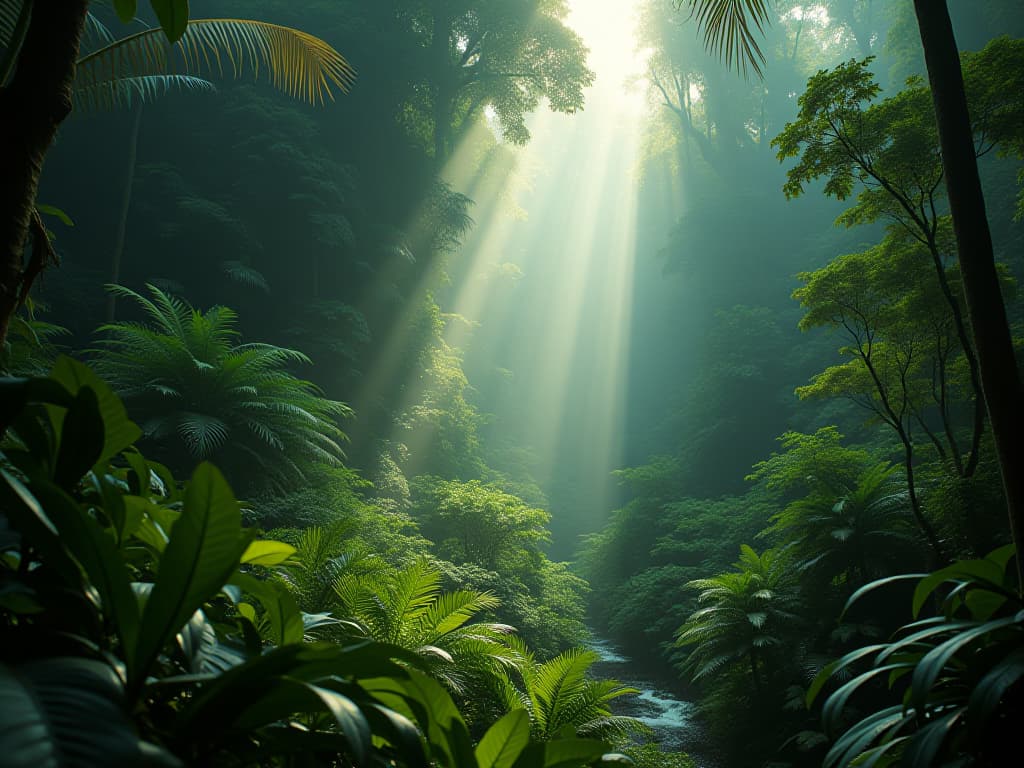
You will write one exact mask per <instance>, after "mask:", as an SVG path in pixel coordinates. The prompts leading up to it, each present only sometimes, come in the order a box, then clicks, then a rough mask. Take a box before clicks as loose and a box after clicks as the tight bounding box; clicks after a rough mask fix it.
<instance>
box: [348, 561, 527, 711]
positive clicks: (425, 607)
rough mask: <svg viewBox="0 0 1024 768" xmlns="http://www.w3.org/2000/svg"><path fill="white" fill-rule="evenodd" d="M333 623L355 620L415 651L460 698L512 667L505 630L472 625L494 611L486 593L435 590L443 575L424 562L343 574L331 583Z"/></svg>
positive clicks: (376, 635) (373, 635) (495, 603)
mask: <svg viewBox="0 0 1024 768" xmlns="http://www.w3.org/2000/svg"><path fill="white" fill-rule="evenodd" d="M334 593H335V597H336V604H337V608H338V609H337V610H336V611H335V613H336V614H337V615H338V616H339V617H344V618H347V619H351V620H352V621H354V622H355V623H356V624H357V625H358V626H359V627H360V628H361V632H362V633H363V634H364V635H365V636H366V637H368V638H372V639H374V640H378V641H381V642H387V643H390V644H392V645H396V646H398V647H401V648H405V649H407V650H410V651H413V652H414V653H416V654H418V655H419V656H420V657H422V658H423V659H424V660H425V663H426V664H427V667H428V669H429V670H430V672H431V674H433V676H434V677H436V678H437V679H438V680H440V681H441V682H442V683H444V684H445V685H446V686H447V687H448V688H449V690H451V691H453V692H455V693H459V694H464V693H466V692H468V691H469V689H470V685H471V683H473V682H475V681H479V680H481V679H485V678H493V677H494V676H495V675H498V674H500V673H501V671H502V670H503V669H504V668H506V667H509V666H513V665H515V664H516V662H517V660H518V659H519V654H518V653H517V652H516V651H514V650H512V648H510V647H509V645H508V640H509V637H510V635H511V633H513V632H514V631H515V629H514V628H513V627H510V626H509V625H507V624H499V623H496V622H484V621H473V619H475V618H476V617H477V616H478V614H480V613H483V612H486V611H491V610H494V609H495V608H497V607H498V602H499V601H498V598H496V597H495V596H494V595H492V594H490V593H489V592H478V591H475V590H457V591H452V592H444V591H442V589H441V572H440V571H439V570H438V569H437V568H436V567H434V566H433V565H431V564H430V563H429V561H427V560H426V559H423V558H421V559H419V560H417V561H415V562H413V563H412V564H411V565H409V566H407V567H405V568H402V569H400V570H393V569H381V570H377V571H375V572H373V571H367V570H365V569H363V570H362V572H358V571H355V572H353V571H352V570H349V571H348V572H345V573H342V574H341V575H340V576H339V577H338V578H336V579H335V581H334Z"/></svg>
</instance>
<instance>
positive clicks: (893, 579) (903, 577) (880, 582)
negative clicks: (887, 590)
mask: <svg viewBox="0 0 1024 768" xmlns="http://www.w3.org/2000/svg"><path fill="white" fill-rule="evenodd" d="M927 575H928V574H927V573H902V574H900V575H898V576H889V577H888V578H885V579H877V580H875V581H872V582H871V583H870V584H865V585H864V586H863V587H861V588H860V589H858V590H857V591H856V592H854V593H853V594H852V595H850V599H849V600H847V601H846V607H844V608H843V613H842V615H841V616H840V618H842V616H845V615H846V612H847V611H849V610H850V607H851V606H852V605H853V604H854V603H856V602H857V601H858V600H860V599H861V598H862V597H864V596H865V595H867V594H869V593H871V592H874V591H875V590H876V589H881V588H883V587H888V586H889V585H890V584H898V583H900V582H904V581H919V580H920V579H923V578H925V577H926V576H927Z"/></svg>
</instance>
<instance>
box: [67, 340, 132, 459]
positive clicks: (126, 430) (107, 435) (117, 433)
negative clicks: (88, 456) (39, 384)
mask: <svg viewBox="0 0 1024 768" xmlns="http://www.w3.org/2000/svg"><path fill="white" fill-rule="evenodd" d="M50 378H51V379H53V380H54V381H56V382H58V383H60V384H63V385H64V387H65V388H66V389H67V390H68V392H70V393H71V394H72V395H77V394H78V391H79V390H80V389H82V387H89V388H90V389H91V390H92V391H93V392H94V393H95V395H96V401H97V404H98V406H99V411H100V415H101V416H102V418H103V450H102V451H100V455H99V457H98V459H97V463H99V462H105V461H109V460H110V459H111V458H113V457H114V456H116V455H117V454H118V453H120V452H121V451H123V450H124V449H125V448H127V447H128V446H130V445H132V444H133V443H134V442H135V441H136V440H138V439H139V438H140V437H142V430H141V429H139V427H138V425H136V424H135V423H134V422H132V421H131V420H130V419H129V418H128V413H127V411H125V409H124V404H123V403H122V402H121V399H120V398H119V397H118V396H117V395H115V394H114V392H113V391H112V390H111V389H110V387H108V386H107V384H106V382H105V381H103V379H101V378H100V377H99V376H97V375H96V373H95V372H94V371H93V370H92V369H91V368H89V367H88V366H86V365H84V364H82V363H80V362H78V361H77V360H73V359H71V358H70V357H67V356H61V357H59V358H57V362H56V363H54V366H53V370H52V371H51V372H50ZM61 418H62V417H61V416H60V415H59V414H58V413H56V412H55V411H54V410H53V409H51V419H53V420H54V424H55V426H56V425H57V424H58V423H59V421H60V420H61Z"/></svg>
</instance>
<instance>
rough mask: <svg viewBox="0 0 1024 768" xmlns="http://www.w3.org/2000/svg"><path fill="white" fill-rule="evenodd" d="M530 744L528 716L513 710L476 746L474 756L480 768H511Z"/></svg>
mask: <svg viewBox="0 0 1024 768" xmlns="http://www.w3.org/2000/svg"><path fill="white" fill-rule="evenodd" d="M529 743H530V715H529V714H528V713H527V711H526V710H525V709H514V710H512V711H511V712H509V713H508V714H506V715H505V716H504V717H502V718H501V719H500V720H498V721H497V722H496V723H495V724H494V725H492V726H491V727H490V728H488V729H487V733H485V734H484V736H483V738H482V739H480V743H479V744H477V747H476V750H475V754H476V761H477V764H478V765H479V766H480V768H512V766H513V765H514V764H515V761H516V759H517V758H518V757H519V755H520V753H521V752H522V751H523V750H524V749H526V745H527V744H529Z"/></svg>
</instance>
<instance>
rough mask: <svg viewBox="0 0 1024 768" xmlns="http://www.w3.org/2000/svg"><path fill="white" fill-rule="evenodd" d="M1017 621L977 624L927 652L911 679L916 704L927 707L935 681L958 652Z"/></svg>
mask: <svg viewBox="0 0 1024 768" xmlns="http://www.w3.org/2000/svg"><path fill="white" fill-rule="evenodd" d="M1016 623H1017V619H1016V618H1015V617H1009V618H1005V619H997V620H996V621H988V622H985V623H984V624H982V625H981V626H975V627H973V628H971V629H965V630H963V631H962V632H958V633H957V634H956V635H955V636H953V637H951V638H949V639H948V640H946V641H945V642H944V643H942V644H941V645H937V646H936V647H935V648H933V649H932V650H930V651H929V652H928V653H926V654H925V656H924V658H923V659H921V661H920V662H919V663H918V664H917V666H916V667H915V669H914V676H913V677H912V678H911V681H910V685H911V688H912V691H913V696H912V699H911V700H912V701H913V702H914V706H915V707H917V708H918V709H919V710H921V711H924V710H925V709H926V708H927V706H928V697H929V695H930V694H931V690H932V686H934V685H935V681H936V680H938V679H939V675H941V674H942V670H943V669H945V667H946V665H947V664H948V663H949V662H950V660H951V659H952V658H953V657H954V656H955V655H956V654H957V653H959V652H960V651H962V650H963V649H964V648H966V647H967V646H968V645H970V644H971V643H974V642H976V641H978V640H981V639H982V638H983V637H984V636H985V635H989V634H992V633H994V632H996V631H997V630H1000V629H1002V628H1003V627H1008V626H1011V625H1013V624H1016Z"/></svg>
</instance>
